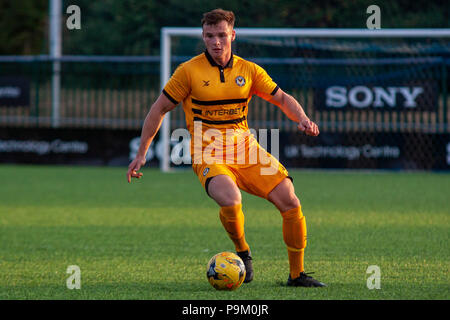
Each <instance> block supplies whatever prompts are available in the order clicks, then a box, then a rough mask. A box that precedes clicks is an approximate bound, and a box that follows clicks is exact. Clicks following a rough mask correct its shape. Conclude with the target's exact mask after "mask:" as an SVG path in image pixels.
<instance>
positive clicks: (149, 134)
mask: <svg viewBox="0 0 450 320" xmlns="http://www.w3.org/2000/svg"><path fill="white" fill-rule="evenodd" d="M176 106H177V104H175V103H174V102H173V101H171V100H169V98H167V96H166V95H164V94H161V95H160V96H159V97H158V99H157V100H156V101H155V103H154V104H153V105H152V107H151V108H150V111H149V112H148V114H147V116H146V117H145V120H144V124H143V126H142V132H141V142H140V145H139V150H138V152H137V154H136V157H135V158H134V160H133V161H132V162H131V163H130V165H129V166H128V171H127V181H128V183H130V182H131V178H138V179H139V178H140V177H142V172H138V171H139V169H140V168H141V167H142V166H143V165H144V164H145V155H146V154H147V151H148V148H149V147H150V144H151V143H152V141H153V139H154V138H155V135H156V133H157V132H158V130H159V128H160V127H161V123H162V121H163V119H164V116H165V114H166V113H167V112H169V111H171V110H173V109H174V108H175V107H176Z"/></svg>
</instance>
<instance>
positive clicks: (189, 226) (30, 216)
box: [0, 165, 450, 300]
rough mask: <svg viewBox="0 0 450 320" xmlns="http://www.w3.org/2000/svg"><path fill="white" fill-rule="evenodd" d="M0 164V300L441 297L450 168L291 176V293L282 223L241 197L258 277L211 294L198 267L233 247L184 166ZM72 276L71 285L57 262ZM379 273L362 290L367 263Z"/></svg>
mask: <svg viewBox="0 0 450 320" xmlns="http://www.w3.org/2000/svg"><path fill="white" fill-rule="evenodd" d="M143 172H144V177H143V178H142V179H140V180H136V181H133V183H132V184H127V183H126V177H125V173H126V168H104V167H100V168H98V167H66V166H13V165H1V166H0V178H1V179H2V184H1V186H0V243H1V246H0V299H233V300H234V299H277V300H289V299H448V298H449V292H450V290H449V289H450V281H449V280H450V279H449V226H450V223H449V222H450V176H449V175H448V174H435V173H394V172H389V173H386V172H376V173H374V172H342V171H341V172H339V171H336V172H332V171H300V170H299V171H296V170H291V171H290V173H291V175H292V176H293V177H294V184H295V187H296V191H297V194H298V196H299V198H300V200H301V202H302V206H303V212H304V214H305V216H306V219H307V223H308V246H307V249H306V260H305V266H306V271H307V272H308V271H314V272H315V274H314V275H313V276H314V277H316V278H317V279H319V280H321V281H323V282H325V283H327V284H328V287H326V288H316V289H307V288H290V287H286V286H284V283H285V281H286V279H287V276H288V262H287V253H286V248H285V245H284V243H283V239H282V233H281V217H280V214H279V212H278V211H277V210H276V209H275V207H273V205H272V204H270V203H269V202H267V201H265V200H263V199H260V198H256V197H254V196H251V195H248V194H245V193H244V194H243V209H244V213H245V215H246V237H247V240H248V242H249V244H250V245H251V248H252V252H253V257H254V269H255V279H254V281H253V282H251V283H249V284H244V285H243V286H242V287H241V288H239V289H238V290H237V291H235V292H219V291H216V290H214V289H213V288H212V287H211V286H210V285H209V283H208V282H207V280H206V264H207V262H208V260H209V258H210V257H211V256H213V255H214V254H215V253H217V252H221V251H233V246H232V242H231V241H230V240H229V239H228V237H227V235H226V233H225V232H224V230H223V227H222V225H221V224H220V220H219V218H218V209H217V206H216V204H215V203H214V202H213V201H212V200H211V199H210V198H208V197H207V195H206V193H205V192H204V190H203V189H202V187H201V185H200V183H199V182H198V180H197V177H195V176H194V174H193V172H192V171H191V170H186V171H180V172H174V173H170V174H163V173H161V172H159V171H157V170H154V169H145V170H144V171H143ZM70 265H77V266H79V267H80V270H81V289H80V290H76V289H75V290H69V289H68V288H67V287H66V280H67V278H68V277H69V276H70V274H67V273H66V270H67V267H68V266H70ZM371 265H377V266H379V268H380V270H381V289H379V290H377V289H373V290H369V289H368V288H367V278H368V277H370V275H371V274H368V273H366V270H367V268H368V267H369V266H371Z"/></svg>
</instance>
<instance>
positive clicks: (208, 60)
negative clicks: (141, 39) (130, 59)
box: [127, 9, 325, 287]
mask: <svg viewBox="0 0 450 320" xmlns="http://www.w3.org/2000/svg"><path fill="white" fill-rule="evenodd" d="M234 21H235V17H234V14H233V12H231V11H225V10H222V9H215V10H212V11H210V12H207V13H205V14H204V15H203V19H202V21H201V23H202V30H203V32H202V37H203V41H204V43H205V46H206V50H205V51H204V52H203V53H202V54H200V55H198V56H196V57H194V58H192V59H191V60H189V61H187V62H184V63H182V64H180V65H179V66H178V68H177V69H176V70H175V72H174V74H173V75H172V77H171V78H170V80H169V81H168V83H167V84H166V85H165V87H164V89H163V91H162V93H161V95H160V96H159V97H158V99H157V100H156V102H155V103H154V104H153V105H152V107H151V108H150V111H149V113H148V114H147V116H146V118H145V121H144V124H143V127H142V132H141V142H140V146H139V150H138V153H137V155H136V158H135V159H134V160H133V161H132V162H131V163H130V165H129V167H128V172H127V180H128V182H130V181H131V178H140V177H141V176H142V173H141V172H138V171H139V169H140V168H141V167H142V166H143V165H144V164H145V155H146V153H147V150H148V148H149V146H150V144H151V142H152V140H153V138H154V137H155V135H156V133H157V131H158V130H159V128H160V125H161V123H162V120H163V118H164V115H165V114H166V113H167V112H169V111H171V110H172V109H174V108H175V107H176V106H177V105H178V104H179V103H180V102H183V110H184V112H185V117H186V124H187V128H188V130H189V132H190V134H191V156H192V159H193V165H192V168H193V170H194V172H195V173H196V175H197V176H198V178H199V180H200V182H201V184H202V185H203V187H204V188H205V191H206V193H207V194H208V196H209V197H211V198H212V199H213V200H214V201H215V202H216V203H217V204H218V205H219V207H220V210H219V217H220V221H221V222H222V224H223V226H224V228H225V230H226V232H227V233H228V235H229V237H230V239H231V240H232V241H233V243H234V246H235V249H236V252H237V254H238V255H239V256H240V257H241V258H242V260H243V262H244V264H245V268H246V277H245V281H244V282H250V281H252V279H253V266H252V255H251V251H250V246H249V244H248V243H247V242H246V240H245V233H244V213H243V211H242V204H241V192H240V190H244V191H246V192H248V193H250V194H253V195H256V196H259V197H261V198H264V199H267V200H269V201H270V202H272V203H273V204H274V205H275V207H276V208H277V209H278V210H279V211H280V213H281V216H282V220H283V224H282V225H283V227H282V232H283V239H284V242H285V244H286V246H287V252H288V260H289V266H290V270H289V276H288V281H287V285H288V286H303V287H322V286H325V284H323V283H322V282H319V281H317V280H316V279H314V278H312V277H311V276H308V275H307V274H306V273H305V272H304V263H303V261H304V249H305V247H306V221H305V217H304V216H303V213H302V209H301V205H300V201H299V199H298V198H297V196H296V194H295V190H294V185H293V183H292V178H291V177H289V175H288V172H287V170H286V169H285V168H284V167H283V165H282V164H280V163H279V162H278V160H277V159H276V158H275V157H274V156H272V155H271V154H269V153H268V152H266V151H265V150H264V149H263V148H262V147H261V146H260V145H259V144H258V142H257V141H256V139H255V138H254V137H253V136H252V135H251V134H249V128H248V124H247V113H248V111H249V110H248V103H249V101H250V99H251V97H252V96H253V95H255V94H256V95H258V96H260V97H261V98H263V99H265V100H267V101H269V102H271V103H272V104H274V105H276V106H278V107H279V108H280V109H281V110H282V111H283V112H284V113H285V114H286V115H287V116H288V117H289V119H291V120H293V121H295V122H296V123H298V129H299V130H300V131H302V132H304V133H306V134H307V135H310V136H317V135H318V134H319V129H318V127H317V125H316V124H315V123H314V122H312V121H311V120H310V119H309V118H308V117H307V116H306V114H305V112H304V110H303V108H302V107H301V105H300V104H299V103H298V102H297V101H296V100H295V99H294V98H293V97H292V96H290V95H289V94H287V93H285V92H283V90H281V89H280V88H279V87H278V85H277V84H276V83H275V82H274V81H273V80H272V79H271V78H270V77H269V75H268V74H267V73H266V71H265V70H264V69H263V68H261V67H260V66H258V65H256V64H255V63H252V62H249V61H246V60H244V59H243V58H241V57H238V56H236V55H234V54H233V53H232V51H231V43H232V41H234V39H235V37H236V33H235V30H234V29H233V28H234ZM255 155H256V156H257V157H256V159H257V160H256V161H254V160H255Z"/></svg>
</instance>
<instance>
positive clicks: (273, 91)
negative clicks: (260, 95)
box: [270, 86, 280, 96]
mask: <svg viewBox="0 0 450 320" xmlns="http://www.w3.org/2000/svg"><path fill="white" fill-rule="evenodd" d="M278 89H280V87H279V86H276V87H275V89H273V90H272V92H271V93H270V95H271V96H274V95H275V93H277V91H278Z"/></svg>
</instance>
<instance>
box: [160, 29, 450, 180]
mask: <svg viewBox="0 0 450 320" xmlns="http://www.w3.org/2000/svg"><path fill="white" fill-rule="evenodd" d="M235 31H236V36H237V37H239V36H254V37H258V36H265V37H267V36H276V37H320V38H344V37H347V38H348V37H350V38H413V37H414V38H439V37H442V38H449V37H450V29H374V30H370V29H350V28H349V29H329V28H306V29H305V28H299V29H292V28H235ZM201 32H202V29H201V28H182V27H163V28H161V66H160V68H161V69H160V87H161V90H162V88H163V87H164V85H165V84H166V83H167V81H168V80H169V78H170V76H171V58H172V53H171V38H172V37H174V36H189V37H201ZM160 139H162V140H161V142H162V144H163V148H162V149H163V150H162V151H163V152H162V159H161V162H160V168H161V170H162V171H163V172H168V171H170V112H169V113H167V114H166V116H165V118H164V121H163V123H162V126H161V133H160Z"/></svg>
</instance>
